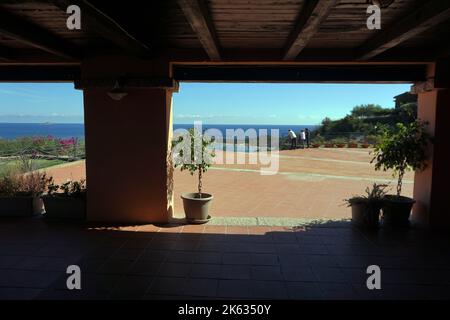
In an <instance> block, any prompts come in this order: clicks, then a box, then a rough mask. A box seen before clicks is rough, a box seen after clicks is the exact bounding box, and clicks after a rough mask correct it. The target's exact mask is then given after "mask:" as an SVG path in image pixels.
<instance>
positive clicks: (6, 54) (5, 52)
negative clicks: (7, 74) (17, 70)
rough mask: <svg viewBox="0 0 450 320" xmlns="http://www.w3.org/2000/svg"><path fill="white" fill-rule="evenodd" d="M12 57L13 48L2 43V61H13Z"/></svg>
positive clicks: (0, 46)
mask: <svg viewBox="0 0 450 320" xmlns="http://www.w3.org/2000/svg"><path fill="white" fill-rule="evenodd" d="M12 59H13V55H12V53H11V49H10V48H8V47H5V46H2V45H0V61H11V60H12Z"/></svg>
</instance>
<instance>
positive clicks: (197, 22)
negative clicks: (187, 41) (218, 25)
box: [178, 0, 221, 61]
mask: <svg viewBox="0 0 450 320" xmlns="http://www.w3.org/2000/svg"><path fill="white" fill-rule="evenodd" d="M178 5H179V6H180V8H181V10H182V11H183V13H184V16H185V17H186V19H187V21H188V22H189V24H190V25H191V27H192V29H193V30H194V32H195V33H196V34H197V37H198V39H199V40H200V42H201V44H202V46H203V48H204V49H205V51H206V53H207V54H208V56H209V58H210V59H211V60H213V61H217V60H220V59H221V56H220V49H219V48H220V46H219V41H218V39H217V35H216V31H215V28H214V25H213V23H212V20H211V17H210V15H209V12H208V8H207V6H206V3H205V2H204V0H178Z"/></svg>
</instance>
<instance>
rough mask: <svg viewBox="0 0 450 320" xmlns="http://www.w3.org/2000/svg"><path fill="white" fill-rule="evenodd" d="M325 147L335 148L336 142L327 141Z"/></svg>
mask: <svg viewBox="0 0 450 320" xmlns="http://www.w3.org/2000/svg"><path fill="white" fill-rule="evenodd" d="M325 148H334V143H331V142H327V143H325Z"/></svg>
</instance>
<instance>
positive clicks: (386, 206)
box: [371, 120, 430, 226]
mask: <svg viewBox="0 0 450 320" xmlns="http://www.w3.org/2000/svg"><path fill="white" fill-rule="evenodd" d="M425 126H426V123H424V122H421V121H419V120H416V121H414V122H412V123H409V124H406V125H405V124H402V123H397V130H395V131H393V132H391V131H387V130H385V131H384V133H383V135H382V136H381V138H380V141H379V142H378V143H377V145H376V146H375V149H374V157H373V159H372V161H371V162H372V163H373V162H375V170H383V171H386V170H390V169H393V170H394V176H397V193H396V194H395V195H386V196H385V197H384V201H383V223H384V224H386V225H391V226H407V225H409V216H410V214H411V209H412V207H413V205H414V203H415V201H414V199H411V198H408V197H404V196H402V195H401V192H402V182H403V177H404V175H405V172H406V171H408V170H414V171H420V170H423V169H425V167H426V159H427V157H426V151H425V150H426V147H427V145H428V142H429V140H430V138H429V135H428V134H427V132H426V128H425Z"/></svg>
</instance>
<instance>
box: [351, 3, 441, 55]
mask: <svg viewBox="0 0 450 320" xmlns="http://www.w3.org/2000/svg"><path fill="white" fill-rule="evenodd" d="M424 3H425V4H424V5H422V6H421V7H419V8H417V9H416V10H414V11H413V12H412V13H410V14H409V15H407V16H406V17H404V18H402V19H400V21H398V22H397V23H395V24H394V25H392V26H391V27H389V28H388V29H385V30H383V29H381V31H380V32H379V33H377V34H376V35H375V36H374V37H373V38H371V39H369V40H368V41H367V42H366V43H365V44H363V45H362V47H361V48H360V49H359V50H358V51H359V55H358V60H360V61H361V60H369V59H371V58H373V57H375V56H377V55H379V54H380V53H382V52H384V51H386V50H388V49H391V48H393V47H395V46H397V45H398V44H400V43H402V42H404V41H406V40H408V39H410V38H412V37H414V36H416V35H418V34H420V33H422V32H424V31H425V30H427V29H430V28H432V27H434V26H436V25H437V24H439V23H441V22H443V21H445V20H447V19H450V1H448V0H430V1H424Z"/></svg>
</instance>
